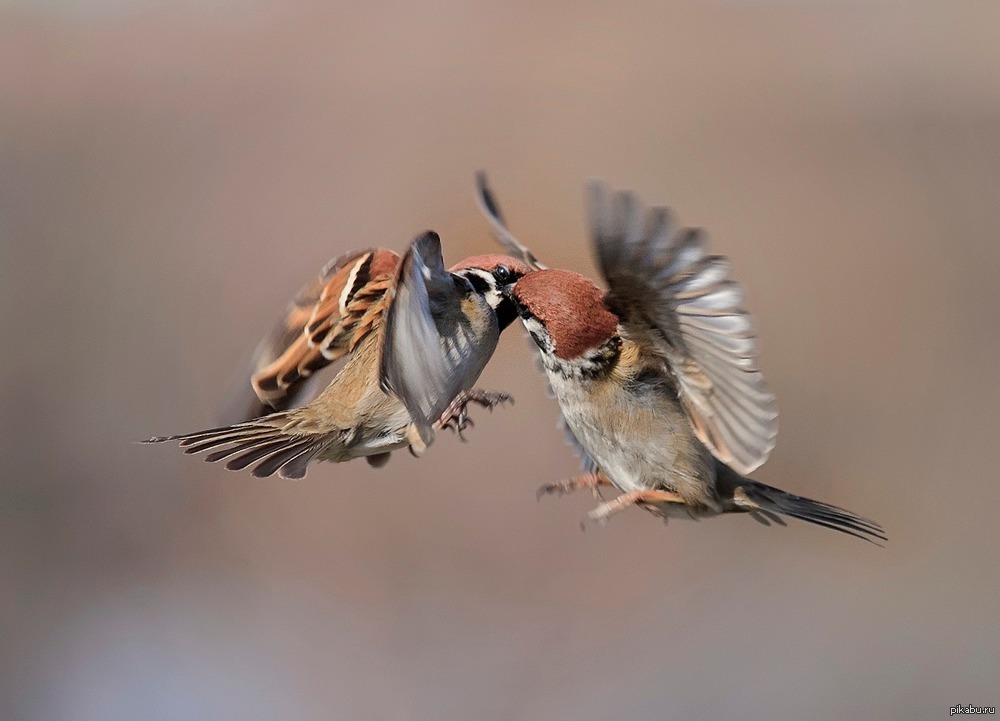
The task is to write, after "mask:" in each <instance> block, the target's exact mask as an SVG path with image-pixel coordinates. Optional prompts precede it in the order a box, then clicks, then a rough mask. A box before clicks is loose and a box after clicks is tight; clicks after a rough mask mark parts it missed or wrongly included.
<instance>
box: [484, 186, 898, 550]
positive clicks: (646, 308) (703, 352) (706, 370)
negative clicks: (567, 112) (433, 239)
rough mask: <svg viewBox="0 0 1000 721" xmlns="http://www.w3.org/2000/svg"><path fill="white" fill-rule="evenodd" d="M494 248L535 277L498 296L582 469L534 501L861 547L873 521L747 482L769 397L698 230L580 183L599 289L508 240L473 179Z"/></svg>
mask: <svg viewBox="0 0 1000 721" xmlns="http://www.w3.org/2000/svg"><path fill="white" fill-rule="evenodd" d="M478 190H479V200H480V205H481V207H482V208H483V210H484V212H485V213H486V214H487V217H488V218H489V220H490V222H491V223H492V225H493V227H494V231H495V233H496V235H497V238H498V240H499V241H500V242H501V243H502V244H503V245H504V246H505V247H506V248H507V249H508V251H509V252H511V253H513V254H515V255H518V256H519V257H520V258H521V259H522V260H524V261H525V263H526V264H528V265H530V266H532V267H535V268H539V270H537V272H534V273H529V274H527V275H525V276H524V277H523V278H521V279H520V280H518V281H516V282H514V283H510V284H506V285H504V286H503V287H502V288H501V290H502V291H503V292H504V293H505V294H507V295H509V297H510V298H511V299H512V300H513V301H514V303H515V305H516V307H517V311H518V314H519V315H520V317H521V320H522V322H523V324H524V327H525V328H526V329H527V330H528V332H529V334H530V335H531V337H532V339H533V340H534V342H535V344H536V345H537V346H538V349H539V350H540V352H541V358H542V363H543V366H544V368H545V372H546V375H547V376H548V380H549V384H550V386H551V388H552V390H553V392H554V394H555V396H556V398H557V399H558V401H559V406H560V409H561V412H562V415H563V417H564V419H565V423H566V425H567V426H568V429H569V431H570V434H571V438H572V439H573V440H574V441H575V442H576V443H578V444H579V446H580V448H581V449H582V450H583V451H584V453H585V463H586V464H589V468H588V470H589V472H588V473H585V474H584V475H581V476H578V477H576V478H573V479H570V480H568V481H563V482H560V483H551V484H548V485H546V486H543V487H542V489H541V490H540V494H542V493H553V492H558V493H564V492H567V491H571V490H574V489H577V488H595V489H596V488H597V487H598V486H603V485H612V486H614V487H615V488H617V489H618V490H619V491H620V495H618V496H617V497H616V498H614V499H613V500H611V501H610V502H608V503H604V504H602V505H601V506H599V507H598V508H596V509H595V510H594V511H592V512H591V513H590V514H589V515H588V518H590V519H591V520H595V521H605V520H607V519H608V518H609V517H610V516H611V515H613V514H614V513H617V512H619V511H621V510H623V509H625V508H628V507H629V506H632V505H638V506H640V507H642V508H645V509H647V510H649V511H652V512H654V513H656V514H658V515H661V516H663V517H664V518H666V517H670V516H681V517H689V518H701V517H707V516H714V515H718V514H720V513H749V514H750V515H751V516H752V517H753V518H755V519H756V520H758V521H760V522H762V523H764V524H765V525H770V523H771V522H777V523H779V524H781V525H784V523H783V521H782V520H781V518H780V516H789V517H792V518H798V519H801V520H804V521H808V522H810V523H813V524H816V525H818V526H824V527H826V528H832V529H834V530H837V531H841V532H843V533H847V534H850V535H852V536H857V537H859V538H863V539H865V540H874V539H878V540H885V538H886V537H885V535H884V532H883V530H882V528H881V526H879V525H878V524H877V523H875V522H874V521H870V520H867V519H864V518H861V517H860V516H857V515H855V514H854V513H851V512H850V511H846V510H844V509H842V508H837V507H836V506H831V505H828V504H826V503H821V502H818V501H814V500H811V499H809V498H804V497H801V496H796V495H792V494H790V493H786V492H785V491H782V490H779V489H777V488H773V487H771V486H767V485H764V484H763V483H760V482H758V481H754V480H751V479H750V478H747V477H746V474H748V473H750V472H752V471H753V470H755V469H756V468H757V467H759V466H760V465H761V464H762V463H764V461H765V460H766V459H767V456H768V454H769V453H770V451H771V450H772V448H773V447H774V441H775V436H776V435H777V416H778V414H777V410H776V408H775V403H774V394H773V393H772V392H771V390H770V388H769V387H768V386H767V384H766V383H765V382H764V378H763V375H762V374H761V372H760V370H759V368H758V367H757V342H756V338H755V336H754V330H753V323H752V319H751V316H750V314H749V313H748V312H747V311H746V310H745V309H744V308H743V293H742V289H741V288H740V286H738V285H737V284H736V283H735V282H734V281H733V280H732V279H731V278H730V273H729V263H728V261H727V260H726V259H725V258H724V257H722V256H718V255H709V254H707V253H706V250H705V237H704V234H703V233H702V232H701V231H699V230H693V229H684V230H678V229H677V227H676V225H675V223H674V220H673V218H672V217H671V214H670V212H669V211H668V210H667V209H666V208H654V209H652V210H650V211H648V212H647V211H646V210H644V208H643V206H642V204H641V203H640V202H639V200H638V198H637V197H636V196H635V195H634V194H632V193H630V192H619V193H611V192H610V191H609V190H608V189H607V188H606V187H605V186H604V185H603V184H602V183H600V182H592V183H591V184H590V185H589V186H588V199H589V206H590V222H591V233H592V237H593V245H594V251H595V253H596V257H597V261H598V265H599V267H600V270H601V274H602V275H603V276H604V279H605V281H606V282H607V284H608V291H607V293H602V292H601V291H600V289H599V288H598V287H597V286H596V285H595V284H594V283H593V282H592V281H590V280H589V279H587V278H585V277H583V276H582V275H579V274H577V273H572V272H569V271H565V270H549V269H544V267H543V266H542V265H541V264H540V263H538V262H537V261H535V259H534V255H532V254H531V252H530V251H529V250H527V248H525V247H524V246H523V245H522V244H521V243H520V242H519V241H517V239H515V238H514V237H513V236H512V235H511V234H510V232H509V231H508V230H507V228H506V225H505V224H504V222H503V219H502V217H501V215H500V212H499V208H498V205H497V203H496V199H495V197H494V196H493V194H492V192H491V191H490V189H489V187H488V185H487V184H486V179H485V176H482V175H480V177H479V178H478Z"/></svg>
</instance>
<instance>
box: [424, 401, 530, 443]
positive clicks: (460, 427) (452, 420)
mask: <svg viewBox="0 0 1000 721" xmlns="http://www.w3.org/2000/svg"><path fill="white" fill-rule="evenodd" d="M470 403H475V404H477V405H480V406H482V407H483V408H488V409H489V410H490V411H492V410H493V409H494V408H495V407H496V406H499V405H504V404H506V403H511V404H513V403H514V399H513V398H512V397H511V396H510V394H508V393H504V392H502V391H487V390H483V389H482V388H473V389H471V390H468V391H462V392H461V393H459V394H458V395H457V396H456V397H455V400H453V401H452V402H451V405H449V406H448V408H447V409H446V410H445V412H444V413H443V414H442V415H441V427H442V428H450V429H451V430H453V431H455V432H456V433H458V437H459V438H461V439H462V440H463V441H464V440H466V438H465V430H466V429H467V428H474V427H475V425H476V424H475V423H473V422H472V419H471V418H469V404H470Z"/></svg>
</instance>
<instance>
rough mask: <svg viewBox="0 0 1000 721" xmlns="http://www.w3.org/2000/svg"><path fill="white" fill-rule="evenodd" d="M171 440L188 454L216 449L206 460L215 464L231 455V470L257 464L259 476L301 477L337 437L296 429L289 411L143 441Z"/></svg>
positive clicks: (254, 470)
mask: <svg viewBox="0 0 1000 721" xmlns="http://www.w3.org/2000/svg"><path fill="white" fill-rule="evenodd" d="M168 441H179V445H180V446H181V447H182V448H184V452H185V453H202V452H203V451H208V450H212V449H215V450H212V452H211V453H209V454H208V455H207V456H205V460H206V461H207V462H209V463H215V462H216V461H221V460H223V459H226V458H228V459H229V461H228V462H227V463H226V468H228V469H229V470H231V471H238V470H242V469H244V468H246V467H247V466H250V465H253V464H256V465H255V466H254V469H253V471H252V472H251V473H252V475H254V476H257V477H258V478H266V477H267V476H271V475H273V474H275V473H277V474H278V475H279V476H281V477H282V478H291V479H297V478H302V477H303V476H305V474H306V466H307V465H308V464H309V462H310V461H311V460H313V458H315V457H316V455H317V454H318V453H320V452H321V451H323V450H325V449H326V448H327V447H329V446H330V444H331V443H332V442H333V438H332V437H331V435H330V434H317V433H301V432H296V428H295V427H294V423H293V419H292V418H291V417H290V416H289V414H288V413H272V414H271V415H269V416H264V417H263V418H258V419H257V420H254V421H250V422H247V423H238V424H236V425H233V426H223V427H221V428H210V429H208V430H204V431H196V432H194V433H184V434H181V435H176V436H160V437H154V438H150V439H149V440H148V441H143V443H166V442H168Z"/></svg>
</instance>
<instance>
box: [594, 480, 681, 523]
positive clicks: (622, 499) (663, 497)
mask: <svg viewBox="0 0 1000 721" xmlns="http://www.w3.org/2000/svg"><path fill="white" fill-rule="evenodd" d="M684 502H685V501H684V499H683V498H681V497H680V496H679V495H677V494H676V493H673V492H672V491H654V490H639V491H628V492H626V493H622V494H621V495H619V496H617V497H616V498H613V499H611V500H610V501H608V502H607V503H602V504H601V505H599V506H598V507H597V508H595V509H594V510H592V511H591V512H590V513H588V514H587V515H586V516H584V518H583V520H582V521H580V528H581V529H582V530H584V531H586V530H587V524H588V523H592V524H596V525H598V526H603V525H605V524H606V523H607V522H608V520H609V519H610V518H611V517H612V516H613V515H615V514H617V513H621V512H622V511H624V510H625V509H626V508H629V507H630V506H634V505H636V504H637V503H684Z"/></svg>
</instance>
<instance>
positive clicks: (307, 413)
mask: <svg viewBox="0 0 1000 721" xmlns="http://www.w3.org/2000/svg"><path fill="white" fill-rule="evenodd" d="M527 272H529V269H528V267H527V266H525V265H524V264H523V263H522V262H520V261H519V260H517V259H515V258H510V257H506V256H500V255H485V256H476V257H473V258H468V259H466V260H464V261H462V262H461V263H459V264H458V265H456V266H455V267H453V268H452V269H451V270H450V271H449V270H446V269H445V267H444V263H443V260H442V258H441V242H440V239H439V237H438V235H437V234H436V233H434V232H431V231H428V232H427V233H424V234H423V235H422V236H420V237H419V238H417V239H416V240H415V241H414V242H413V243H412V244H411V245H410V247H409V249H408V250H407V252H406V253H405V254H404V256H403V257H402V259H400V258H399V256H397V255H396V254H395V253H393V252H392V251H389V250H364V251H358V252H355V253H351V254H348V255H346V256H343V257H342V258H340V259H338V260H336V261H333V262H332V263H331V264H329V265H328V266H327V267H326V268H325V269H324V271H323V273H322V275H321V277H320V279H319V281H318V282H316V283H314V284H312V285H309V286H307V287H306V288H304V289H303V291H302V292H300V294H299V296H298V297H297V298H296V301H295V302H294V303H293V304H292V306H291V307H290V308H289V311H288V313H287V314H286V318H285V319H284V321H283V322H282V323H281V324H279V326H278V327H277V328H276V329H275V331H273V332H272V334H271V335H270V336H269V337H268V338H266V339H265V340H264V342H263V343H262V344H261V345H260V346H259V347H258V351H257V353H256V360H255V364H256V365H255V372H254V373H253V375H252V380H251V383H252V388H253V390H254V392H255V395H256V397H257V398H258V399H259V400H260V401H261V402H262V403H266V404H268V405H269V406H272V407H278V408H282V407H286V408H287V407H288V406H289V405H291V404H293V403H294V401H295V398H296V397H297V396H299V395H300V394H301V393H302V391H303V387H304V384H305V383H306V381H307V380H308V379H309V378H310V376H311V375H312V374H313V373H315V372H316V371H317V370H319V369H320V368H322V367H324V366H326V365H328V364H330V363H332V362H334V361H336V360H337V359H339V358H341V357H344V356H346V357H347V360H346V362H345V364H344V366H343V367H342V368H341V369H340V371H339V372H338V373H337V375H336V376H335V377H334V379H333V381H332V382H331V383H330V385H329V386H327V388H326V389H325V390H323V391H322V392H321V393H320V394H319V395H318V396H317V397H316V398H315V399H313V400H312V401H310V402H309V403H308V404H306V405H304V406H302V407H299V408H288V409H287V410H279V411H278V412H275V413H271V414H269V415H265V416H263V417H259V418H253V419H252V420H247V421H245V422H243V423H237V424H235V425H231V426H225V427H222V428H213V429H209V430H205V431H198V432H195V433H187V434H181V435H176V436H168V437H161V438H152V439H150V440H149V441H147V442H148V443H161V442H165V441H178V442H179V443H180V445H181V446H183V447H184V449H185V453H201V452H205V451H210V453H209V454H208V455H207V456H206V458H205V460H207V461H212V462H214V461H221V460H223V459H229V460H228V461H227V463H226V468H228V469H230V470H240V469H243V468H247V467H248V466H251V465H253V466H254V469H253V475H255V476H260V477H264V476H270V475H272V474H274V473H277V474H278V475H280V476H282V477H284V478H301V477H303V476H304V475H305V472H306V467H307V465H308V464H309V462H310V461H312V460H320V461H334V462H340V461H347V460H351V459H353V458H359V457H365V458H366V459H367V460H368V462H369V463H371V464H372V465H375V466H381V465H383V464H384V463H385V462H386V461H387V460H388V458H389V454H390V453H391V452H392V451H394V450H397V449H400V448H405V447H409V448H410V449H411V451H413V452H414V453H418V454H419V453H420V452H422V451H423V450H424V448H426V446H427V445H429V444H430V443H431V442H432V441H433V438H434V431H436V430H438V429H440V428H443V427H447V426H452V427H454V428H455V429H457V430H458V431H459V432H461V431H462V430H463V429H464V428H465V427H466V426H467V425H468V424H470V423H471V421H469V419H468V416H467V412H466V406H467V405H468V403H470V402H475V403H478V404H480V405H483V406H485V407H489V408H492V407H493V406H495V405H497V404H498V403H503V402H506V401H507V400H509V399H510V397H509V396H508V395H507V394H505V393H494V392H488V391H483V390H479V389H475V388H473V384H474V383H475V381H476V380H477V379H478V377H479V374H480V373H481V371H482V369H483V367H484V366H485V364H486V362H487V361H488V360H489V358H490V357H491V356H492V354H493V351H494V350H495V349H496V344H497V340H498V338H499V336H500V333H501V331H502V330H503V329H504V328H506V327H507V326H508V325H509V324H510V323H511V321H513V320H514V318H515V317H516V314H515V312H514V309H513V304H512V302H511V301H510V299H509V298H507V297H506V296H503V295H501V294H500V293H499V291H498V286H499V285H500V284H502V283H510V282H514V281H516V280H517V279H518V278H520V277H521V276H522V275H524V274H525V273H527ZM414 287H417V288H419V289H420V292H419V293H416V294H414V293H413V292H412V288H414ZM415 298H416V300H414V299H415ZM421 299H422V300H421ZM411 331H413V332H420V336H419V338H420V342H424V343H429V344H432V345H433V346H434V352H435V353H436V352H437V349H438V348H441V349H444V353H445V354H446V357H447V359H448V362H449V372H450V376H449V379H448V380H447V382H441V383H437V384H436V385H434V386H433V387H432V388H428V389H426V390H425V392H424V395H423V396H422V397H421V401H422V404H417V405H414V404H411V406H412V408H413V409H414V412H416V415H411V410H410V409H408V407H407V405H405V404H404V403H403V401H401V400H400V398H399V397H398V396H397V395H396V394H395V393H393V392H392V391H391V388H392V379H397V380H403V381H404V382H405V380H406V379H405V378H403V379H399V378H398V377H397V376H396V375H394V374H393V372H392V370H391V369H392V368H393V367H394V366H395V364H397V363H398V362H399V361H400V360H401V357H400V354H401V353H407V354H408V353H412V352H413V351H414V348H413V345H412V343H411V342H409V340H408V338H407V337H406V336H405V333H408V332H411ZM383 372H385V373H386V376H387V377H386V379H383ZM407 387H409V386H407ZM246 407H248V408H250V410H249V411H248V412H250V413H252V412H254V410H255V409H254V408H252V407H251V406H250V404H247V406H246ZM418 409H419V412H417V411H418ZM430 412H433V413H436V415H434V416H433V417H431V416H428V415H427V414H428V413H430Z"/></svg>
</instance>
